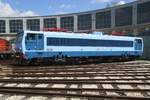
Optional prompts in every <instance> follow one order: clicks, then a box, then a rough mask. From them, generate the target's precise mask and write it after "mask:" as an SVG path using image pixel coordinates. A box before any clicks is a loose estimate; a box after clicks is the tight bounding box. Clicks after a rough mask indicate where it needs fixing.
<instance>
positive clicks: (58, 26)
mask: <svg viewBox="0 0 150 100" xmlns="http://www.w3.org/2000/svg"><path fill="white" fill-rule="evenodd" d="M56 19H57V28H61V26H60V17H59V16H58V17H57V18H56Z"/></svg>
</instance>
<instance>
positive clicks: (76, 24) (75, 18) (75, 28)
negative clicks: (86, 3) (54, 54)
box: [73, 15, 78, 32]
mask: <svg viewBox="0 0 150 100" xmlns="http://www.w3.org/2000/svg"><path fill="white" fill-rule="evenodd" d="M77 26H78V16H77V15H74V30H73V31H74V32H77V31H78V27H77Z"/></svg>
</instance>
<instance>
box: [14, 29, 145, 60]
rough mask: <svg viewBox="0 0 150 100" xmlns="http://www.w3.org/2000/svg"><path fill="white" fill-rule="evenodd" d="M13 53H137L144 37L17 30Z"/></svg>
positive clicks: (53, 57)
mask: <svg viewBox="0 0 150 100" xmlns="http://www.w3.org/2000/svg"><path fill="white" fill-rule="evenodd" d="M15 50H16V54H17V57H18V58H19V59H23V60H27V61H32V60H34V61H35V60H37V59H51V60H58V59H66V58H92V57H94V58H102V57H108V58H109V57H139V56H141V55H142V53H143V40H142V38H139V37H127V36H111V35H98V34H84V33H65V32H44V31H23V32H21V33H19V34H18V36H17V41H16V47H15Z"/></svg>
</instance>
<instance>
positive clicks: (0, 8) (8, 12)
mask: <svg viewBox="0 0 150 100" xmlns="http://www.w3.org/2000/svg"><path fill="white" fill-rule="evenodd" d="M16 16H37V14H36V13H35V12H33V11H31V10H28V11H22V12H21V11H19V10H17V9H13V8H12V7H11V5H10V4H9V3H4V2H2V1H0V17H16Z"/></svg>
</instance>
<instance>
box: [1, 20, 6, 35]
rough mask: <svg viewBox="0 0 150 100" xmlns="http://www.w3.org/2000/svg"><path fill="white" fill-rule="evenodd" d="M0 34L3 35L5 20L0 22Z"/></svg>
mask: <svg viewBox="0 0 150 100" xmlns="http://www.w3.org/2000/svg"><path fill="white" fill-rule="evenodd" d="M0 33H5V20H0Z"/></svg>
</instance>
